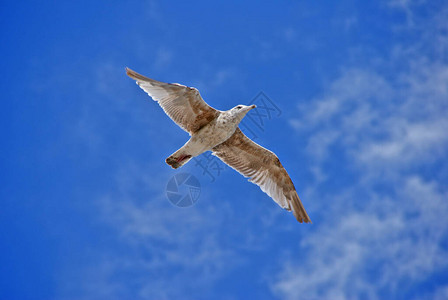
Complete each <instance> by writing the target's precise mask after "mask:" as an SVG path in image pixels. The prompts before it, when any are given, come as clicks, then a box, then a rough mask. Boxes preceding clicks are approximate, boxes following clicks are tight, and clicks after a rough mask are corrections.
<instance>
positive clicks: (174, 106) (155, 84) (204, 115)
mask: <svg viewBox="0 0 448 300" xmlns="http://www.w3.org/2000/svg"><path fill="white" fill-rule="evenodd" d="M126 74H127V75H128V76H129V77H131V78H132V79H134V80H136V81H137V84H138V85H139V86H140V87H141V88H142V89H143V90H144V91H145V92H146V93H147V94H148V95H149V96H151V97H152V98H153V99H154V100H155V101H157V102H158V103H159V104H160V106H161V107H162V108H163V110H164V111H165V113H166V114H167V115H168V116H169V117H170V118H171V119H172V120H173V121H174V122H176V124H177V125H179V126H180V127H182V128H183V129H184V130H185V131H187V132H188V133H190V135H191V134H193V133H195V132H196V131H198V130H199V129H201V128H202V127H203V126H205V125H206V124H208V123H209V122H210V121H212V120H214V119H215V118H216V117H217V116H218V115H219V113H220V112H219V111H218V110H216V109H214V108H213V107H211V106H209V105H208V104H207V103H206V102H205V101H204V100H203V99H202V97H201V95H200V94H199V91H198V90H197V89H195V88H192V87H187V86H184V85H181V84H177V83H164V82H160V81H156V80H153V79H150V78H148V77H145V76H143V75H141V74H139V73H137V72H135V71H132V70H131V69H129V68H126Z"/></svg>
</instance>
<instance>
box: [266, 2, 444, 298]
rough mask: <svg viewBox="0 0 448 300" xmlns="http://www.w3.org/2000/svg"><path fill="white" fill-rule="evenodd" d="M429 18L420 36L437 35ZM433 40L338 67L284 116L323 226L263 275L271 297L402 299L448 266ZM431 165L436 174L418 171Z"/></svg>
mask: <svg viewBox="0 0 448 300" xmlns="http://www.w3.org/2000/svg"><path fill="white" fill-rule="evenodd" d="M400 3H401V4H403V5H406V7H411V6H408V2H407V1H404V2H403V1H401V2H400ZM441 14H446V13H445V10H442V11H441V12H440V13H439V14H438V15H436V16H434V18H433V20H438V19H439V17H440V15H441ZM438 22H439V21H437V22H436V21H431V22H428V24H430V25H428V26H430V29H431V34H428V35H427V36H432V37H434V36H437V35H435V33H434V32H435V31H432V30H433V28H434V24H436V23H438ZM409 28H411V27H409ZM412 30H414V29H412ZM419 30H423V29H422V27H419ZM445 35H446V33H445V32H440V34H439V35H438V36H441V38H442V39H443V38H444V37H445ZM438 40H439V39H437V38H434V39H432V40H431V39H429V38H428V39H426V38H425V39H424V41H423V40H422V41H421V42H419V43H417V44H415V45H403V44H397V45H395V46H391V55H390V59H391V61H388V60H387V59H386V60H385V59H377V60H376V61H377V64H376V65H374V66H370V67H364V68H359V67H351V68H346V69H345V70H343V71H342V72H341V75H340V77H339V78H337V79H335V80H334V81H333V83H332V84H330V85H329V87H328V89H327V91H326V92H325V93H324V95H323V96H322V97H318V98H316V99H313V100H312V101H311V102H309V103H305V104H303V103H302V104H300V106H299V112H300V114H299V116H300V117H299V118H298V119H295V120H290V124H291V126H292V127H293V128H295V129H296V130H297V131H298V132H299V133H300V135H301V136H305V137H306V138H307V142H306V148H305V149H306V151H307V153H308V155H309V157H310V158H311V159H312V160H311V166H310V173H312V174H315V175H316V176H315V177H316V179H315V185H314V186H313V188H312V189H311V190H310V191H309V195H308V198H314V199H319V202H320V203H321V204H320V205H321V207H320V208H319V211H320V212H321V220H324V221H325V222H321V225H320V224H318V223H317V222H316V224H315V225H314V226H316V231H315V232H314V234H313V235H310V236H308V237H305V238H304V239H303V240H302V241H301V242H300V244H298V245H297V248H296V251H297V252H296V253H297V257H292V258H291V259H290V260H286V261H284V262H282V266H281V268H280V269H279V271H278V273H277V278H276V279H275V280H273V281H271V288H272V290H273V291H274V293H275V294H276V295H277V296H279V297H280V298H282V299H299V298H303V299H384V298H390V297H394V296H398V295H399V297H403V295H406V288H408V287H409V289H410V286H419V285H423V284H425V283H427V282H428V280H429V278H431V276H433V275H436V274H437V273H438V272H441V271H443V270H446V268H447V267H448V249H447V248H446V241H447V240H448V221H447V219H446V216H447V215H448V202H447V201H446V200H447V199H448V190H447V187H446V184H445V183H444V182H443V176H440V173H443V172H445V174H446V170H447V169H446V166H445V165H444V162H445V161H446V157H447V156H446V153H448V131H447V129H448V121H447V117H446V116H448V106H447V99H448V84H447V83H448V63H447V62H446V60H445V59H444V57H445V56H444V55H435V54H437V53H439V54H440V52H439V51H438V50H437V51H432V50H434V49H438V47H439V46H440V45H439V44H437V41H438ZM429 54H430V55H429ZM379 61H382V63H381V64H378V62H379ZM384 70H394V72H395V73H394V74H390V73H388V72H386V71H384ZM335 148H337V149H338V150H337V151H335V150H334V149H335ZM335 155H336V157H335ZM335 159H336V160H339V161H338V163H337V166H338V167H339V168H340V167H341V166H343V167H344V168H346V170H345V171H341V172H344V174H348V173H350V172H351V173H352V174H353V181H352V182H351V183H350V184H349V185H341V186H339V187H334V186H332V185H331V181H332V180H334V179H337V178H331V176H330V175H329V174H327V172H326V164H327V163H328V162H330V161H332V160H335ZM433 168H435V169H437V168H440V169H441V170H442V171H440V172H439V171H437V172H430V173H428V172H421V170H422V169H426V170H427V169H433ZM347 169H350V171H347ZM335 172H336V176H337V173H338V172H337V171H335ZM328 186H330V187H331V188H330V189H329V191H327V188H326V187H328ZM445 295H446V287H440V288H437V287H435V288H434V290H432V291H430V292H429V293H428V294H427V295H426V296H425V297H426V298H427V299H433V298H443V297H444V296H445ZM419 296H420V297H422V295H419ZM419 296H417V297H416V298H419ZM410 297H413V295H410Z"/></svg>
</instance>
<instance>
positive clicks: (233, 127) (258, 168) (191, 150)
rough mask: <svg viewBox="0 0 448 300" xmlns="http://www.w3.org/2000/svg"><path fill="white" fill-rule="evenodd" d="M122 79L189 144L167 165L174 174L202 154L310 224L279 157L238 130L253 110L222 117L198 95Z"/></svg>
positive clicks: (240, 109)
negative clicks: (157, 108) (140, 91)
mask: <svg viewBox="0 0 448 300" xmlns="http://www.w3.org/2000/svg"><path fill="white" fill-rule="evenodd" d="M126 74H127V75H128V76H129V77H131V78H132V79H134V80H136V81H137V84H138V85H139V86H140V87H141V88H142V89H143V90H144V91H145V92H146V93H147V94H148V95H149V96H151V97H152V98H153V99H154V100H155V101H157V102H158V103H159V105H160V106H161V107H162V109H163V110H164V111H165V113H166V114H167V115H168V116H169V117H170V118H171V119H172V120H173V121H174V122H175V123H176V124H177V125H179V126H180V127H182V129H184V130H185V131H186V132H188V133H189V134H190V136H191V137H190V139H189V140H188V141H187V142H186V143H185V145H183V146H182V147H181V148H180V149H179V150H177V151H176V152H174V153H173V154H172V155H170V156H169V157H168V158H167V159H166V163H167V164H168V165H170V166H171V167H172V168H174V169H177V168H180V167H182V166H183V165H184V164H186V163H187V162H188V161H189V160H190V159H192V158H193V157H195V156H198V155H200V154H202V153H204V152H206V151H212V154H213V155H215V156H217V157H219V158H220V159H221V160H222V161H223V162H224V163H226V164H227V165H229V166H230V167H232V168H233V169H235V170H236V171H238V172H239V173H240V174H242V175H243V176H245V177H247V178H249V181H250V182H252V183H255V184H257V185H258V186H259V187H260V188H261V190H262V191H263V192H265V193H266V194H268V195H269V196H270V197H271V198H272V199H274V201H275V202H277V204H278V205H280V206H281V207H282V208H284V209H286V210H288V211H292V213H293V214H294V216H295V217H296V219H297V220H298V221H299V222H300V223H302V222H305V223H311V220H310V218H309V216H308V214H307V213H306V211H305V208H304V207H303V205H302V202H301V201H300V198H299V196H298V195H297V192H296V189H295V187H294V184H293V183H292V180H291V178H290V177H289V175H288V173H287V172H286V170H285V168H284V167H283V166H282V164H281V163H280V160H279V159H278V157H277V156H276V155H275V154H274V153H273V152H271V151H269V150H267V149H265V148H263V147H262V146H260V145H258V144H257V143H255V142H253V141H252V140H251V139H249V138H248V137H247V136H246V135H244V133H243V132H242V131H241V130H240V129H239V128H238V124H239V123H240V122H241V120H242V119H243V118H244V116H245V115H246V114H247V113H248V112H249V111H250V110H251V109H253V108H255V107H256V106H255V105H249V106H248V105H237V106H235V107H234V108H232V109H230V110H227V111H220V110H217V109H214V108H213V107H211V106H209V105H208V104H207V103H206V102H205V101H204V99H202V97H201V95H200V94H199V91H198V90H197V89H196V88H193V87H187V86H184V85H181V84H178V83H164V82H160V81H156V80H153V79H150V78H147V77H145V76H143V75H140V74H138V73H137V72H134V71H132V70H131V69H129V68H126Z"/></svg>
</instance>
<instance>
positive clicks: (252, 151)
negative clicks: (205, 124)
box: [212, 128, 311, 223]
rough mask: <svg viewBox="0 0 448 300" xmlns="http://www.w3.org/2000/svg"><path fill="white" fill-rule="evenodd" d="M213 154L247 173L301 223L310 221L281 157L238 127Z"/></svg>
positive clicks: (237, 169)
mask: <svg viewBox="0 0 448 300" xmlns="http://www.w3.org/2000/svg"><path fill="white" fill-rule="evenodd" d="M212 150H213V155H215V156H217V157H219V158H220V159H221V160H222V161H223V162H225V163H226V164H228V165H229V166H230V167H232V168H233V169H235V170H236V171H238V172H239V173H241V174H242V175H243V176H245V177H248V178H249V181H250V182H252V183H255V184H257V185H258V186H259V187H260V188H261V190H262V191H263V192H265V193H266V194H268V195H269V196H270V197H271V198H272V199H274V201H275V202H277V204H278V205H280V206H281V207H283V208H284V209H286V210H288V211H291V210H292V212H293V214H294V216H295V217H296V219H297V221H299V222H300V223H302V222H305V223H311V220H310V217H309V216H308V214H307V213H306V211H305V208H304V207H303V205H302V202H301V201H300V198H299V196H298V195H297V192H296V189H295V187H294V184H293V183H292V181H291V178H290V177H289V175H288V173H287V172H286V170H285V168H284V167H283V166H282V164H281V163H280V160H279V159H278V157H277V156H276V155H275V154H274V153H273V152H271V151H269V150H267V149H265V148H263V147H261V146H260V145H258V144H257V143H255V142H253V141H252V140H251V139H249V138H248V137H247V136H245V135H244V133H243V132H241V130H240V129H239V128H237V129H236V131H235V133H234V134H233V135H232V136H231V137H230V138H229V139H228V140H226V141H225V142H224V143H222V144H220V145H218V146H216V147H214V148H213V149H212Z"/></svg>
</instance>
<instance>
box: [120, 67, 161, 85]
mask: <svg viewBox="0 0 448 300" xmlns="http://www.w3.org/2000/svg"><path fill="white" fill-rule="evenodd" d="M125 70H126V75H128V76H129V77H131V78H132V79H134V80H136V81H146V82H152V81H154V80H152V79H150V78H148V77H145V76H143V75H141V74H139V73H137V72H135V71H134V70H131V69H129V68H128V67H125Z"/></svg>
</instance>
